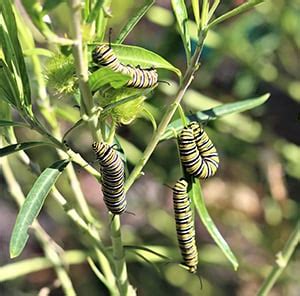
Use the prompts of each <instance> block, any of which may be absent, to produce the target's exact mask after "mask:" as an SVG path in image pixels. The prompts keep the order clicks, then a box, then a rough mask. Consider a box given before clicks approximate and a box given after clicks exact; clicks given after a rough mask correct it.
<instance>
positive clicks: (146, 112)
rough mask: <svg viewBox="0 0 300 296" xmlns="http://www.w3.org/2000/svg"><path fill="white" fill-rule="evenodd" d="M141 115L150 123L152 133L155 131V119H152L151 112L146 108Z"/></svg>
mask: <svg viewBox="0 0 300 296" xmlns="http://www.w3.org/2000/svg"><path fill="white" fill-rule="evenodd" d="M143 113H144V117H145V118H148V119H149V120H150V122H151V123H152V127H153V131H156V129H157V123H156V121H155V118H154V116H153V114H152V113H151V111H150V110H149V109H148V108H147V107H144V109H143Z"/></svg>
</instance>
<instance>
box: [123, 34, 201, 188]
mask: <svg viewBox="0 0 300 296" xmlns="http://www.w3.org/2000/svg"><path fill="white" fill-rule="evenodd" d="M206 32H207V31H206V29H203V30H202V31H200V33H199V42H198V45H197V47H196V50H195V53H194V55H193V57H192V60H191V63H190V66H189V67H188V68H187V71H186V73H185V75H184V77H183V79H182V81H181V84H180V87H179V89H178V91H177V93H176V95H175V98H174V101H173V103H172V104H171V105H170V106H169V108H168V109H167V111H166V113H165V115H164V117H163V118H162V120H161V122H160V124H159V126H158V128H157V130H156V131H155V133H154V134H153V136H152V138H151V140H150V142H149V144H148V146H147V147H146V149H145V151H144V153H143V155H142V157H141V159H140V160H139V162H138V163H137V165H136V166H135V167H134V169H133V170H132V172H131V174H130V176H129V177H128V179H127V181H126V183H125V192H127V191H128V190H129V188H130V187H131V185H132V184H133V183H134V181H135V180H136V179H137V178H138V177H139V176H140V174H141V171H142V169H143V167H144V166H145V164H146V163H147V161H148V159H149V158H150V156H151V154H152V153H153V151H154V149H155V148H156V146H157V144H158V142H159V141H160V138H161V136H162V135H163V134H164V132H165V130H166V128H167V126H168V124H169V122H170V121H171V119H172V117H173V115H174V113H175V112H176V110H177V107H178V106H179V104H180V102H181V100H182V98H183V96H184V94H185V92H186V90H187V89H188V87H189V86H190V84H191V82H192V81H193V79H194V74H195V72H196V71H197V69H198V66H199V65H198V63H199V58H200V55H201V51H202V48H203V43H204V39H205V37H206Z"/></svg>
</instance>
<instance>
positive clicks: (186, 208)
mask: <svg viewBox="0 0 300 296" xmlns="http://www.w3.org/2000/svg"><path fill="white" fill-rule="evenodd" d="M187 188H188V182H187V181H186V180H185V179H183V178H182V179H179V180H178V181H177V182H176V184H175V185H174V187H173V204H174V213H175V222H176V231H177V239H178V243H179V247H180V250H181V255H182V258H183V261H184V264H185V265H186V266H187V267H188V269H189V271H190V272H192V273H195V272H196V270H197V264H198V251H197V247H196V240H195V230H194V225H193V216H192V210H191V206H190V199H189V197H188V194H187Z"/></svg>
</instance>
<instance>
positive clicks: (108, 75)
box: [89, 68, 131, 91]
mask: <svg viewBox="0 0 300 296" xmlns="http://www.w3.org/2000/svg"><path fill="white" fill-rule="evenodd" d="M130 78H131V76H129V75H126V74H122V73H119V72H115V71H113V70H111V69H109V68H100V69H99V70H97V71H95V72H93V73H92V74H91V75H90V76H89V84H90V88H91V91H97V90H99V89H100V88H101V87H102V86H104V85H106V84H110V85H111V86H112V87H113V88H120V87H122V86H124V85H125V84H126V83H127V82H128V80H129V79H130Z"/></svg>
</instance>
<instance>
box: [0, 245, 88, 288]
mask: <svg viewBox="0 0 300 296" xmlns="http://www.w3.org/2000/svg"><path fill="white" fill-rule="evenodd" d="M87 256H91V254H89V253H86V252H84V251H82V250H69V251H65V252H63V253H62V254H61V260H62V261H63V262H64V264H66V265H73V264H81V263H84V262H85V261H86V258H87ZM51 267H55V264H54V263H53V262H52V261H51V260H49V258H45V257H35V258H30V259H25V260H22V261H18V262H13V263H10V264H7V265H3V266H1V267H0V282H4V281H9V280H14V279H16V278H18V277H22V276H24V275H27V274H29V273H33V272H38V271H41V270H44V269H48V268H51Z"/></svg>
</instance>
